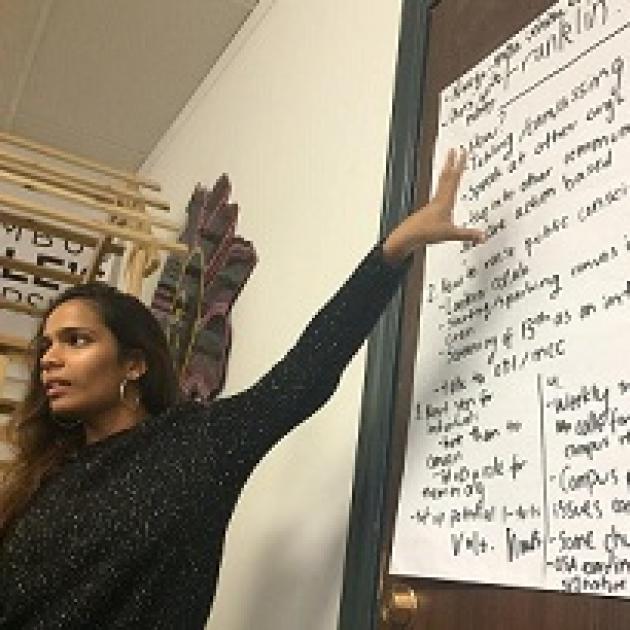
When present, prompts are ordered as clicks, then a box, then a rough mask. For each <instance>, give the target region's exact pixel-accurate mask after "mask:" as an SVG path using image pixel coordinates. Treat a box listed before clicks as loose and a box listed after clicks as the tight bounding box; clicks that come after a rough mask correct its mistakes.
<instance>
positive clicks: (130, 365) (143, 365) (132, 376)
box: [125, 350, 147, 381]
mask: <svg viewBox="0 0 630 630" xmlns="http://www.w3.org/2000/svg"><path fill="white" fill-rule="evenodd" d="M125 369H126V373H127V378H128V379H129V380H130V381H136V380H138V379H139V378H140V377H141V376H144V374H146V371H147V361H146V359H145V358H144V352H142V350H132V351H131V352H130V353H129V355H128V357H127V359H126V360H125Z"/></svg>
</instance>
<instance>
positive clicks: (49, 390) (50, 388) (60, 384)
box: [46, 381, 70, 398]
mask: <svg viewBox="0 0 630 630" xmlns="http://www.w3.org/2000/svg"><path fill="white" fill-rule="evenodd" d="M69 387H70V383H69V382H68V381H50V382H49V383H46V396H48V398H58V397H59V396H63V394H65V392H66V391H67V389H68V388H69Z"/></svg>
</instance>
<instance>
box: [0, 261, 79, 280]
mask: <svg viewBox="0 0 630 630" xmlns="http://www.w3.org/2000/svg"><path fill="white" fill-rule="evenodd" d="M2 267H4V268H5V269H13V270H15V271H22V272H23V273H28V274H30V275H32V276H35V277H36V278H49V279H50V280H58V281H59V282H65V283H66V284H81V283H82V282H83V277H82V276H81V275H79V274H76V273H70V272H69V271H61V270H59V269H53V268H52V267H44V266H42V265H33V264H32V263H27V262H24V261H23V260H17V259H15V258H8V257H7V256H0V268H2Z"/></svg>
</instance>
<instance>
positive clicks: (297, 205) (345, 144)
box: [143, 0, 400, 630]
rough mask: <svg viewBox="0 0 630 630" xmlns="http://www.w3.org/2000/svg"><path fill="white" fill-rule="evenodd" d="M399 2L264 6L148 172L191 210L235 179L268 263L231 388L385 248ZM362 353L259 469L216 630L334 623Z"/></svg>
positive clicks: (240, 342) (244, 227)
mask: <svg viewBox="0 0 630 630" xmlns="http://www.w3.org/2000/svg"><path fill="white" fill-rule="evenodd" d="M399 18H400V0H395V1H392V0H387V1H385V2H384V1H376V0H369V1H368V2H366V1H365V0H276V1H275V2H271V1H265V0H263V1H262V2H261V4H260V6H259V7H258V8H257V9H256V10H255V12H254V13H253V14H252V16H251V19H250V20H249V21H248V23H247V24H246V26H245V27H244V29H243V31H242V32H241V33H240V34H239V36H238V37H237V38H236V40H235V41H234V42H233V44H232V46H231V47H230V49H229V50H228V51H227V53H226V55H225V56H224V57H223V59H222V60H221V62H220V63H219V65H218V66H217V67H215V69H214V70H213V72H212V73H211V74H210V75H209V76H208V77H207V79H206V81H205V82H204V84H203V85H202V86H201V87H200V89H199V90H198V92H197V94H196V95H195V96H194V97H193V99H192V100H191V102H190V103H189V104H188V106H187V107H186V108H185V110H184V111H183V112H182V114H181V115H180V117H179V119H178V120H177V121H176V123H175V125H174V126H173V128H172V129H171V130H170V131H169V132H168V133H167V134H166V136H165V137H164V138H163V139H162V141H161V142H160V144H159V145H158V146H157V147H156V149H155V151H154V153H153V154H152V155H151V157H150V158H149V160H148V162H147V164H146V165H145V167H144V168H143V172H144V173H146V174H147V175H149V176H151V177H154V178H156V179H157V180H158V181H159V182H161V183H162V184H163V187H164V194H165V196H166V197H167V198H168V199H169V200H170V201H171V203H172V207H174V208H179V209H180V211H181V212H182V213H183V208H184V207H185V204H186V201H187V199H188V197H189V195H190V192H191V190H192V188H193V186H194V185H195V183H196V182H198V181H199V182H202V183H204V184H206V185H212V183H213V182H214V180H215V179H216V178H217V176H218V175H219V174H220V173H222V172H224V171H225V172H227V173H228V174H229V175H230V177H231V179H232V182H233V185H234V197H235V198H236V199H237V200H238V202H239V203H240V205H241V217H240V221H239V229H238V231H239V233H240V234H242V235H243V236H244V237H246V238H248V239H251V240H252V241H253V242H254V244H255V246H256V249H257V251H258V254H259V257H260V262H259V264H258V266H257V268H256V270H255V271H254V275H253V276H252V278H251V280H250V281H249V283H248V285H247V286H246V288H245V290H244V292H243V293H242V295H241V297H240V298H239V300H238V302H237V305H236V307H235V311H234V320H233V321H234V332H235V334H234V345H233V351H232V355H231V359H230V369H229V377H228V383H227V392H228V393H229V392H232V391H237V390H239V389H242V388H244V387H246V386H247V385H249V384H250V383H252V382H253V381H254V380H255V379H256V378H257V377H259V376H260V375H261V374H262V373H263V372H264V371H265V370H267V369H268V368H269V367H270V366H271V365H272V364H273V362H275V361H276V360H278V359H279V358H280V357H281V356H282V355H283V354H284V353H285V351H286V350H287V349H288V347H289V346H290V344H291V343H292V342H293V340H294V339H295V338H296V337H297V335H298V334H299V332H300V331H301V330H302V328H303V326H304V325H305V324H306V322H307V321H308V320H309V318H310V317H311V316H312V314H313V313H314V311H315V310H316V309H317V308H318V307H319V306H320V305H321V304H322V303H323V301H324V300H325V299H326V298H327V297H328V296H329V295H330V294H331V293H332V292H333V291H334V290H335V289H336V288H337V286H339V284H340V283H341V281H342V280H343V279H344V278H345V277H346V275H347V274H349V273H350V271H351V270H352V269H353V268H354V266H355V264H356V263H357V262H358V261H359V260H360V258H361V257H362V256H363V254H364V252H366V251H367V250H368V249H369V248H370V247H371V245H372V244H373V243H374V241H375V239H376V238H377V232H378V221H379V216H380V207H381V199H382V190H383V176H384V172H385V161H386V150H387V142H388V133H389V117H390V110H391V100H392V87H393V77H394V70H395V56H396V49H397V40H398V28H399ZM363 369H364V355H363V353H362V354H361V355H360V356H359V357H358V358H357V360H355V361H354V362H353V364H352V366H351V367H350V369H349V370H348V372H347V373H346V375H345V377H344V380H343V382H342V385H341V387H340V390H339V391H338V392H337V394H336V396H335V397H334V399H333V400H332V401H331V402H330V403H329V404H328V405H327V406H326V408H325V409H324V410H322V411H321V412H320V413H318V414H317V416H316V417H315V418H313V419H312V420H311V421H309V422H308V423H307V424H306V425H304V426H302V427H300V428H299V429H297V430H296V431H294V432H293V433H292V434H291V435H290V436H289V437H288V438H287V439H285V440H284V441H283V442H282V443H281V444H280V445H278V446H277V447H276V448H275V449H274V450H273V452H272V453H271V454H270V455H269V456H268V457H267V458H266V459H265V461H264V462H263V463H262V464H261V465H260V466H259V468H258V469H257V470H256V473H255V475H254V477H253V478H252V479H251V480H250V482H249V484H248V486H247V488H246V490H245V492H244V494H243V496H242V500H241V502H240V504H239V506H238V509H237V512H236V515H235V517H234V519H233V522H232V525H231V527H230V531H229V534H228V540H227V547H226V553H225V559H224V564H223V568H222V572H221V579H220V585H219V591H218V594H217V599H216V602H215V607H214V611H213V614H212V616H211V618H210V622H209V625H208V627H209V628H210V629H212V630H215V629H216V630H219V629H220V630H252V629H256V630H297V629H299V630H330V629H332V628H335V627H336V625H337V616H338V605H339V596H340V588H341V579H342V570H343V556H344V550H345V543H346V530H347V520H348V511H349V500H350V493H351V487H352V470H353V465H354V461H353V460H354V451H355V444H356V435H357V427H358V415H359V406H360V399H361V387H362V382H363Z"/></svg>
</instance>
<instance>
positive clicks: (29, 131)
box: [12, 114, 145, 172]
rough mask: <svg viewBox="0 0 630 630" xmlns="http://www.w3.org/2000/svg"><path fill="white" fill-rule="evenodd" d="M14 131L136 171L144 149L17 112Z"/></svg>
mask: <svg viewBox="0 0 630 630" xmlns="http://www.w3.org/2000/svg"><path fill="white" fill-rule="evenodd" d="M12 133H15V134H17V135H19V136H22V137H24V138H28V139H31V140H35V141H36V142H39V143H41V144H47V145H49V146H52V147H56V148H58V149H62V150H64V151H68V152H70V153H74V154H76V155H78V156H81V157H85V158H88V159H91V160H95V161H97V162H101V163H102V164H105V165H108V166H113V167H116V168H119V169H122V170H126V171H130V172H135V171H136V170H137V168H138V165H139V164H141V163H142V161H143V160H144V157H145V154H144V151H140V150H137V149H134V148H131V147H128V146H125V145H121V144H117V143H115V142H112V141H111V140H110V139H109V138H107V137H105V136H100V135H98V133H85V134H81V133H79V132H76V131H74V130H73V129H71V128H70V127H67V126H63V125H61V126H59V125H56V124H55V123H54V122H50V121H48V120H45V119H44V120H40V119H38V118H36V117H33V116H25V115H20V114H18V115H16V117H15V120H14V125H13V128H12Z"/></svg>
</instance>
